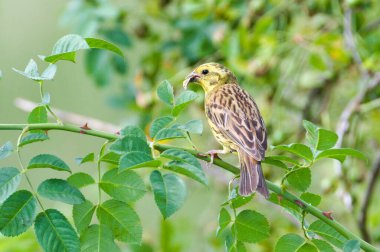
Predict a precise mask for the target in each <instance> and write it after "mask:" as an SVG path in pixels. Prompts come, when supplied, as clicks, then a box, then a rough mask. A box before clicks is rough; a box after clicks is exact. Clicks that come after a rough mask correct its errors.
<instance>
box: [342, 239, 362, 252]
mask: <svg viewBox="0 0 380 252" xmlns="http://www.w3.org/2000/svg"><path fill="white" fill-rule="evenodd" d="M359 251H360V242H359V241H357V240H349V241H346V242H345V243H344V246H343V252H359Z"/></svg>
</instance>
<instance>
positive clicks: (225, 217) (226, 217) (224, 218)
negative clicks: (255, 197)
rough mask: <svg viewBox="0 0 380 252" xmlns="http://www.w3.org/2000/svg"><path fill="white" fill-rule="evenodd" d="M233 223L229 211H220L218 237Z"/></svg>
mask: <svg viewBox="0 0 380 252" xmlns="http://www.w3.org/2000/svg"><path fill="white" fill-rule="evenodd" d="M230 223H231V216H230V214H229V213H228V211H227V210H226V209H225V208H224V207H223V208H222V209H220V212H219V216H218V229H217V230H216V235H217V236H219V235H220V234H221V232H222V231H223V230H224V229H225V228H226V227H227V226H228V225H229V224H230Z"/></svg>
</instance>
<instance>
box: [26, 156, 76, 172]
mask: <svg viewBox="0 0 380 252" xmlns="http://www.w3.org/2000/svg"><path fill="white" fill-rule="evenodd" d="M36 168H51V169H54V170H57V171H67V172H70V173H71V170H70V167H69V166H68V165H67V164H66V163H65V162H64V161H63V160H62V159H60V158H58V157H56V156H54V155H50V154H40V155H37V156H35V157H34V158H32V159H31V160H30V161H29V164H28V166H27V169H36Z"/></svg>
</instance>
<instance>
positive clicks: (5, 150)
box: [0, 141, 13, 160]
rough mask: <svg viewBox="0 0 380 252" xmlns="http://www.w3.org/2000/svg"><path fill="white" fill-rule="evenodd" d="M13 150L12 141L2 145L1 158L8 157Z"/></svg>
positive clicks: (0, 149)
mask: <svg viewBox="0 0 380 252" xmlns="http://www.w3.org/2000/svg"><path fill="white" fill-rule="evenodd" d="M12 152H13V145H12V143H11V142H10V141H8V142H6V143H5V144H4V145H3V146H1V147H0V160H1V159H4V158H6V157H8V156H9V155H11V154H12Z"/></svg>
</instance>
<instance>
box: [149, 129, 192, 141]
mask: <svg viewBox="0 0 380 252" xmlns="http://www.w3.org/2000/svg"><path fill="white" fill-rule="evenodd" d="M185 137H186V135H185V133H184V132H183V131H182V130H180V129H175V128H164V129H161V130H160V131H158V132H157V134H156V136H155V138H154V140H155V141H161V140H167V139H174V138H185Z"/></svg>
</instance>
